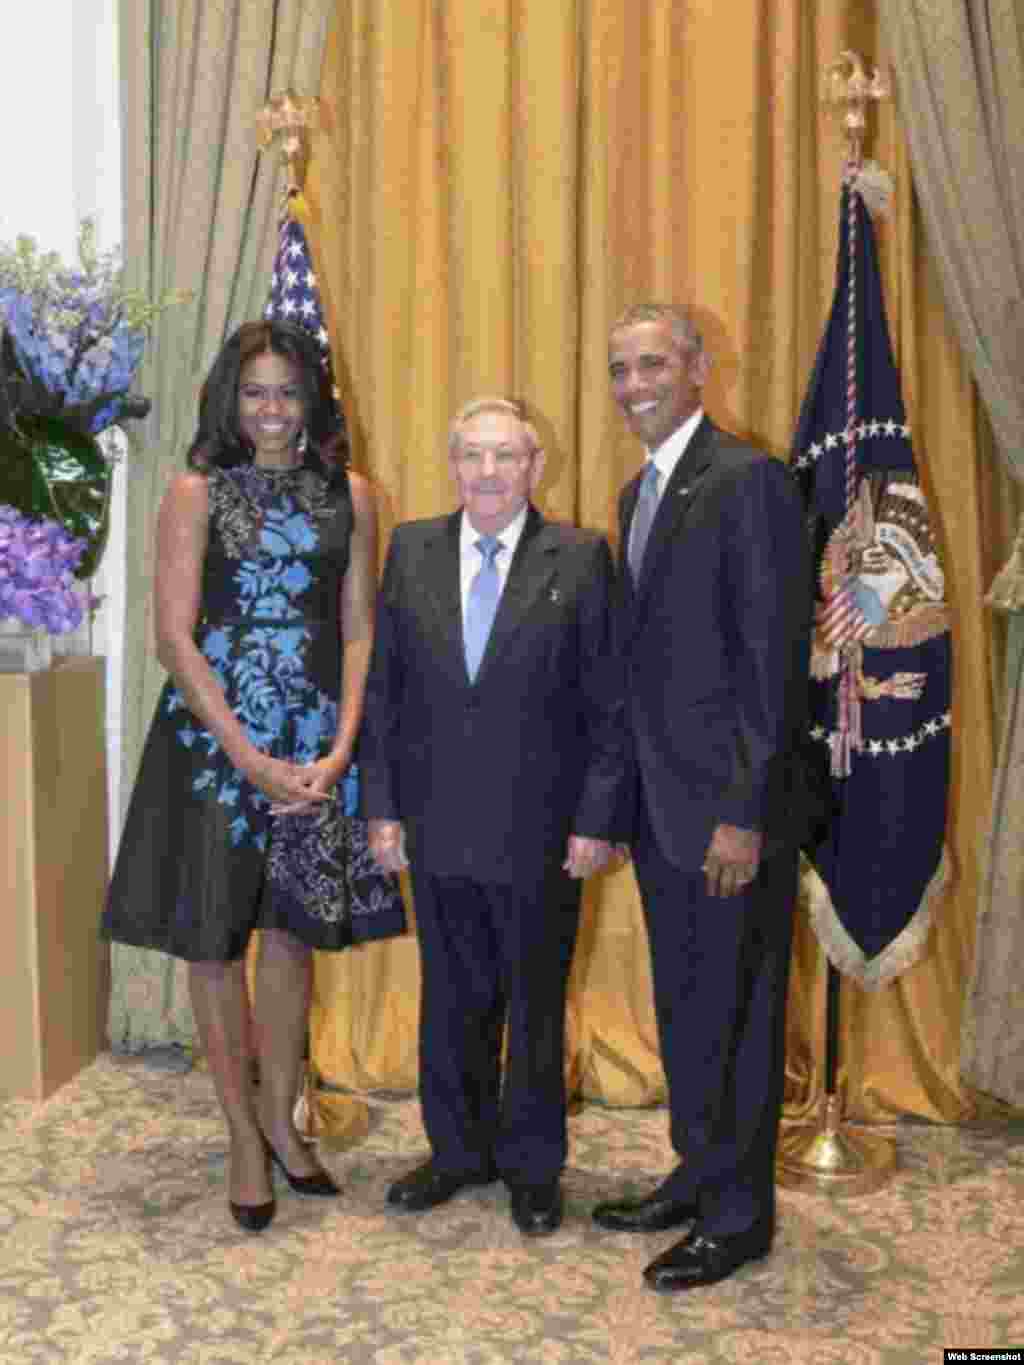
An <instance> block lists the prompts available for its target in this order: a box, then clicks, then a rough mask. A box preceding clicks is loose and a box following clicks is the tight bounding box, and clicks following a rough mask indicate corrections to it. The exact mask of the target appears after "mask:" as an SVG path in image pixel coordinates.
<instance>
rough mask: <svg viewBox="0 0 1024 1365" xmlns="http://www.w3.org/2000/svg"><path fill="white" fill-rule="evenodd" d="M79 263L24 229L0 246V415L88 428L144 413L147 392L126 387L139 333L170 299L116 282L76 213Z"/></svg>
mask: <svg viewBox="0 0 1024 1365" xmlns="http://www.w3.org/2000/svg"><path fill="white" fill-rule="evenodd" d="M78 257H79V265H78V267H77V268H76V269H71V268H69V267H67V266H65V265H64V263H63V262H62V261H61V259H60V257H59V256H58V255H57V254H56V253H55V252H46V253H44V252H41V251H40V250H39V247H38V246H37V244H36V242H35V241H34V240H33V238H31V237H25V236H22V237H19V238H18V239H17V241H16V242H15V244H14V246H13V247H12V246H10V245H7V244H0V324H2V327H3V340H2V346H3V351H2V356H0V423H2V424H3V425H6V426H11V425H12V424H17V423H18V422H19V421H20V420H21V419H22V418H24V417H31V416H36V417H55V416H59V417H60V418H61V419H62V420H63V421H65V422H67V423H69V424H70V425H71V426H72V427H74V428H76V429H77V430H79V431H82V432H87V433H88V434H90V435H96V433H98V432H100V431H103V430H105V428H107V427H108V426H110V425H111V424H112V423H114V422H117V421H119V420H121V419H122V418H125V417H132V418H138V417H145V415H146V413H147V412H148V411H149V401H148V399H145V398H141V397H139V396H137V395H132V394H130V393H129V389H130V387H131V384H132V380H133V379H134V377H135V372H136V370H137V369H138V367H139V362H140V360H141V359H142V352H143V348H144V346H145V341H146V331H147V328H148V327H149V325H150V323H151V322H152V321H153V319H154V318H155V317H156V316H157V314H158V313H160V312H161V310H162V309H163V308H166V307H167V306H168V304H171V303H176V302H180V301H181V299H182V298H183V296H182V295H180V294H177V293H168V294H165V295H164V296H163V297H162V298H161V299H160V300H158V301H157V302H156V303H152V302H150V301H149V300H148V299H147V298H146V297H145V295H143V294H140V293H139V292H138V291H133V290H127V289H125V288H124V287H123V285H122V270H121V264H120V254H119V252H118V251H116V250H114V251H107V252H100V251H99V250H98V249H97V246H96V229H95V225H94V223H93V221H92V220H91V219H90V218H85V219H83V221H82V223H81V226H80V228H79V232H78Z"/></svg>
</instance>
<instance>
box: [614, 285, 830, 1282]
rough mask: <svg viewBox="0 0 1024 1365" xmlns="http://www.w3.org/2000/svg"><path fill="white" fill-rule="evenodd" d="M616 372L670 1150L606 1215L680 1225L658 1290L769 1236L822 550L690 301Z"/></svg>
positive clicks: (631, 677)
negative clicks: (742, 425) (634, 441)
mask: <svg viewBox="0 0 1024 1365" xmlns="http://www.w3.org/2000/svg"><path fill="white" fill-rule="evenodd" d="M609 364H610V373H611V383H612V389H613V392H614V396H615V399H616V401H617V402H618V404H619V406H620V408H621V409H622V412H623V415H624V416H625V419H626V422H627V423H628V425H629V427H630V429H631V431H632V432H633V434H634V435H635V436H637V437H638V438H639V439H640V440H641V441H642V442H643V443H644V445H645V446H646V448H647V461H646V464H645V468H644V470H643V471H642V473H641V474H640V475H638V476H637V477H636V478H634V479H633V480H632V481H631V482H630V483H629V484H627V485H626V488H625V489H624V490H623V493H622V497H621V499H620V518H621V530H622V542H621V543H622V561H623V562H622V567H621V573H620V597H621V610H620V617H619V619H620V630H621V638H622V647H623V652H624V655H625V666H626V688H627V714H628V717H629V723H630V728H631V731H632V736H633V743H634V750H635V756H636V762H637V766H638V770H639V779H638V782H637V787H636V803H635V810H634V827H633V834H632V839H631V844H632V853H633V862H634V868H635V870H636V876H637V881H638V883H639V887H640V893H641V899H642V901H643V906H644V914H645V919H646V923H647V930H648V936H649V940H650V951H651V962H652V970H653V978H654V995H655V1008H656V1013H657V1019H658V1032H659V1039H660V1044H661V1052H662V1060H663V1063H664V1068H665V1074H666V1078H667V1082H668V1093H669V1109H670V1115H671V1137H672V1143H673V1146H674V1147H675V1149H676V1152H677V1153H678V1155H679V1158H680V1162H679V1164H678V1165H677V1167H676V1168H675V1170H674V1171H673V1172H672V1173H671V1174H670V1175H669V1176H668V1177H667V1178H666V1179H665V1180H664V1181H663V1182H662V1183H661V1185H660V1186H659V1187H658V1188H657V1189H656V1190H655V1191H654V1192H653V1193H652V1194H651V1195H649V1196H648V1197H647V1198H644V1199H640V1200H632V1201H628V1200H627V1201H621V1202H615V1203H607V1204H601V1205H598V1207H597V1208H596V1209H595V1210H594V1217H595V1219H596V1220H597V1222H598V1223H600V1224H601V1225H602V1226H604V1227H608V1228H615V1229H621V1230H628V1231H660V1230H663V1229H666V1228H671V1227H675V1226H677V1225H681V1224H684V1223H690V1224H691V1225H692V1226H691V1229H690V1231H689V1234H688V1235H687V1236H686V1237H684V1239H683V1240H682V1241H681V1242H678V1243H677V1244H676V1245H674V1246H673V1247H671V1248H670V1249H669V1250H668V1251H667V1252H665V1253H664V1254H663V1255H661V1256H659V1257H658V1258H657V1259H656V1260H655V1261H653V1262H652V1263H651V1265H649V1266H648V1267H647V1269H646V1270H645V1272H644V1276H645V1279H646V1280H647V1283H648V1284H650V1285H651V1286H652V1287H654V1288H656V1289H664V1290H673V1289H686V1288H691V1287H693V1286H695V1285H700V1284H710V1283H713V1282H714V1281H716V1280H720V1279H722V1278H724V1277H725V1276H726V1275H729V1274H731V1273H732V1272H733V1271H734V1270H736V1269H737V1268H738V1267H739V1266H741V1265H742V1264H743V1263H744V1262H745V1261H748V1260H753V1259H755V1258H756V1257H760V1256H763V1255H765V1254H766V1253H767V1251H768V1249H769V1247H770V1245H771V1241H772V1236H773V1232H774V1218H775V1204H774V1160H775V1146H776V1135H777V1126H778V1119H779V1109H780V1105H781V1101H782V1083H783V1066H784V1042H783V1025H784V1017H785V1003H786V982H787V975H788V966H789V954H790V942H791V934H792V916H793V908H794V903H795V899H796V879H797V841H798V839H799V837H800V835H801V833H802V828H801V825H800V820H799V819H798V818H797V814H798V811H800V810H802V808H803V805H804V795H803V792H802V791H801V789H800V776H799V769H798V765H797V761H796V750H797V746H798V744H799V739H800V735H801V731H802V722H803V717H804V707H805V698H806V691H807V666H808V637H809V629H810V612H811V601H812V591H811V577H810V556H809V550H808V546H807V543H806V536H805V531H804V523H803V513H802V506H801V502H800V499H799V496H798V493H797V489H796V486H795V484H794V482H793V481H792V479H791V477H790V475H789V473H788V471H787V470H786V469H785V467H784V466H783V465H782V464H780V463H779V462H778V461H776V460H773V459H771V458H770V457H769V456H767V455H764V454H763V453H761V452H760V451H758V450H755V449H753V448H752V447H750V446H749V445H746V444H745V443H743V442H741V441H738V440H736V439H735V438H734V437H732V436H730V435H728V434H727V433H726V432H724V431H721V430H719V428H718V427H716V426H715V425H714V424H713V423H712V422H711V421H709V420H708V418H707V417H706V416H705V415H704V412H703V408H702V386H703V384H704V381H705V378H706V375H707V372H708V358H707V355H706V353H705V351H704V349H703V345H702V342H701V338H700V334H699V333H698V332H697V331H696V329H695V328H694V326H693V325H692V323H691V321H690V320H689V318H688V317H687V316H686V315H685V314H684V313H682V312H680V311H678V310H676V309H674V308H671V307H668V306H664V305H657V304H655V305H645V306H642V307H638V308H635V309H631V310H630V311H629V312H628V313H627V314H626V315H625V316H624V317H623V318H622V319H621V320H620V321H619V322H618V323H617V324H616V326H615V327H614V328H613V330H612V333H611V340H610V345H609Z"/></svg>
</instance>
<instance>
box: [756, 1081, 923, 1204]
mask: <svg viewBox="0 0 1024 1365" xmlns="http://www.w3.org/2000/svg"><path fill="white" fill-rule="evenodd" d="M895 1169H896V1144H895V1143H894V1142H893V1141H892V1139H891V1138H887V1137H883V1136H882V1135H881V1134H877V1133H865V1132H863V1131H862V1130H861V1131H857V1132H853V1131H852V1130H851V1129H850V1128H849V1127H846V1126H844V1125H843V1123H842V1122H841V1117H840V1104H839V1096H838V1095H826V1096H825V1104H824V1109H823V1112H822V1115H821V1118H820V1120H819V1121H818V1122H815V1123H794V1124H790V1125H789V1127H788V1128H786V1127H783V1129H782V1132H781V1134H780V1136H779V1149H778V1155H777V1157H776V1161H775V1179H776V1182H777V1183H778V1184H779V1185H781V1186H782V1188H783V1189H791V1190H797V1189H799V1190H819V1191H822V1192H827V1193H828V1194H833V1195H839V1196H843V1195H846V1196H849V1195H858V1194H867V1193H868V1192H869V1191H871V1190H877V1189H880V1188H881V1186H882V1185H884V1184H885V1183H886V1181H887V1180H888V1179H889V1177H890V1176H891V1175H892V1173H893V1171H894V1170H895Z"/></svg>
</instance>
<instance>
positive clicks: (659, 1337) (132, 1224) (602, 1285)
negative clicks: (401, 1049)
mask: <svg viewBox="0 0 1024 1365" xmlns="http://www.w3.org/2000/svg"><path fill="white" fill-rule="evenodd" d="M369 1103H370V1123H369V1131H368V1133H367V1134H366V1136H365V1137H363V1138H362V1139H361V1140H360V1141H359V1142H357V1143H355V1144H354V1145H352V1146H350V1147H349V1148H348V1149H347V1150H344V1151H328V1152H326V1153H325V1160H326V1162H327V1164H328V1165H329V1166H330V1167H331V1169H332V1171H333V1172H334V1174H335V1175H336V1176H337V1177H338V1178H339V1179H340V1180H341V1181H342V1182H343V1184H344V1186H345V1195H344V1197H343V1198H342V1199H341V1200H338V1201H333V1200H331V1201H327V1200H323V1201H319V1200H309V1199H306V1200H303V1199H301V1198H299V1197H298V1196H296V1195H293V1194H292V1193H291V1192H290V1191H289V1190H288V1189H287V1187H286V1186H284V1185H283V1183H279V1185H278V1190H277V1193H278V1199H279V1205H278V1214H277V1218H276V1219H275V1221H274V1223H273V1225H272V1227H271V1228H270V1229H269V1230H268V1231H267V1232H266V1233H264V1234H262V1235H261V1236H252V1235H246V1234H244V1233H241V1232H240V1231H238V1230H237V1229H236V1228H235V1226H234V1224H233V1223H232V1222H231V1220H230V1218H229V1216H228V1213H227V1209H226V1207H225V1192H224V1177H225V1169H224V1167H225V1162H224V1158H225V1140H224V1136H223V1131H222V1128H221V1125H220V1122H219V1119H218V1115H217V1111H216V1105H215V1101H214V1098H213V1093H212V1089H211V1086H210V1081H209V1077H208V1076H207V1075H205V1074H204V1073H203V1072H201V1071H190V1072H182V1071H175V1070H171V1069H169V1068H168V1067H167V1066H162V1067H161V1066H158V1065H155V1064H154V1062H152V1061H148V1062H147V1061H139V1060H136V1059H127V1058H113V1057H109V1056H108V1057H103V1058H101V1059H100V1060H99V1061H97V1062H96V1063H95V1064H94V1065H93V1066H91V1067H89V1068H88V1069H87V1070H86V1071H84V1072H83V1073H81V1075H80V1076H79V1077H78V1078H77V1079H76V1080H75V1081H74V1082H72V1083H71V1084H70V1085H67V1086H65V1087H64V1088H63V1089H62V1090H60V1091H59V1092H58V1093H57V1094H56V1095H55V1096H54V1097H53V1098H52V1099H51V1100H49V1101H48V1102H47V1103H46V1104H42V1105H34V1104H30V1103H25V1102H21V1101H7V1102H4V1103H0V1362H2V1365H27V1363H28V1362H61V1365H64V1363H65V1362H66V1363H67V1365H72V1363H73V1365H84V1363H85V1362H124V1361H145V1362H148V1363H149V1365H193V1363H194V1365H236V1363H237V1365H252V1363H253V1362H274V1363H275V1365H321V1363H323V1365H326V1363H327V1362H331V1363H332V1365H333V1363H334V1362H344V1365H349V1363H351V1365H363V1363H364V1362H365V1363H366V1365H370V1363H371V1362H372V1365H511V1363H512V1362H517V1363H518V1362H522V1365H584V1363H585V1365H590V1363H591V1362H593V1363H594V1365H597V1363H598V1362H601V1365H605V1363H606V1362H607V1363H608V1365H634V1363H635V1365H640V1363H641V1362H644V1365H712V1362H730V1365H741V1362H742V1363H743V1365H746V1362H753V1361H756V1362H759V1365H791V1363H799V1365H805V1362H806V1363H807V1365H809V1363H810V1362H814V1365H931V1363H932V1362H934V1363H935V1365H938V1363H939V1362H941V1361H942V1347H943V1346H947V1347H950V1346H968V1347H969V1346H975V1347H977V1346H986V1345H988V1346H1009V1345H1014V1344H1017V1345H1020V1344H1021V1343H1024V1124H1016V1125H1010V1126H1007V1125H1002V1126H999V1127H988V1128H973V1127H972V1128H939V1127H929V1126H924V1125H919V1124H913V1125H911V1124H907V1125H900V1126H899V1127H897V1128H893V1129H891V1130H889V1131H891V1132H892V1133H893V1135H894V1136H895V1138H896V1141H897V1144H898V1150H899V1159H900V1170H899V1171H898V1173H897V1175H896V1177H895V1178H894V1179H893V1180H892V1181H891V1182H890V1183H889V1184H888V1185H887V1186H886V1187H885V1188H884V1189H883V1190H882V1191H881V1192H880V1193H877V1194H874V1195H871V1196H868V1197H863V1198H859V1199H856V1200H852V1199H851V1200H830V1199H828V1198H826V1197H824V1196H821V1195H817V1194H813V1193H794V1192H786V1191H783V1192H782V1194H781V1227H780V1235H779V1238H778V1240H777V1242H776V1249H775V1252H774V1253H773V1255H772V1256H770V1257H769V1258H768V1259H767V1260H765V1261H763V1262H759V1263H756V1264H754V1265H751V1266H748V1267H746V1268H745V1269H743V1270H742V1271H741V1272H740V1273H739V1274H737V1275H735V1276H734V1277H733V1278H731V1279H730V1280H727V1281H725V1282H723V1283H722V1284H719V1285H716V1286H715V1287H713V1288H711V1289H706V1290H703V1291H699V1292H696V1293H692V1294H683V1295H675V1296H668V1297H662V1296H659V1295H655V1294H652V1293H651V1292H649V1291H648V1290H646V1289H644V1288H643V1286H642V1283H641V1280H640V1272H641V1269H642V1267H643V1266H644V1264H645V1263H646V1261H647V1260H648V1259H649V1258H650V1257H651V1256H652V1255H654V1254H655V1253H656V1252H657V1251H660V1250H661V1249H662V1248H663V1247H665V1246H667V1245H668V1244H669V1243H670V1242H671V1241H673V1240H674V1234H672V1233H663V1234H660V1235H658V1236H651V1237H639V1236H621V1235H618V1236H617V1235H615V1234H613V1233H606V1232H603V1231H601V1229H599V1228H597V1227H596V1226H595V1225H594V1224H593V1223H592V1222H591V1221H590V1218H589V1210H590V1207H591V1205H592V1204H593V1203H594V1202H595V1201H596V1200H597V1199H599V1198H601V1197H604V1196H607V1195H608V1194H609V1192H611V1191H622V1190H625V1189H626V1188H630V1187H631V1188H636V1189H643V1188H646V1186H647V1185H648V1184H649V1182H650V1181H651V1180H652V1179H653V1178H654V1177H655V1176H656V1175H657V1174H658V1173H660V1172H661V1171H662V1170H663V1169H665V1167H666V1166H667V1165H668V1162H669V1151H668V1146H667V1141H666V1136H665V1127H666V1124H665V1115H664V1113H663V1112H660V1111H644V1112H636V1111H622V1110H619V1111H611V1110H605V1109H600V1108H596V1107H587V1108H584V1109H583V1110H582V1111H581V1112H580V1113H579V1114H577V1115H576V1116H574V1118H573V1119H572V1156H571V1165H570V1168H569V1170H568V1172H567V1173H566V1179H565V1189H566V1194H567V1217H566V1221H565V1224H564V1225H563V1227H562V1229H561V1230H560V1231H559V1232H558V1233H557V1234H556V1235H555V1236H553V1237H551V1238H548V1239H546V1240H542V1241H537V1242H526V1241H524V1240H523V1239H522V1238H521V1237H520V1236H519V1234H518V1233H517V1232H516V1230H515V1228H514V1227H513V1226H512V1224H511V1222H510V1220H509V1218H508V1214H507V1202H506V1196H505V1194H504V1192H503V1190H502V1188H501V1187H500V1186H497V1185H495V1186H489V1187H487V1188H485V1189H479V1190H473V1191H468V1192H465V1193H463V1194H461V1195H460V1196H459V1197H458V1198H456V1199H455V1200H453V1201H452V1202H451V1203H450V1204H447V1205H445V1206H444V1207H442V1208H440V1209H437V1210H434V1211H433V1212H432V1213H429V1214H424V1215H420V1216H411V1215H402V1214H400V1213H396V1212H394V1211H392V1210H390V1209H388V1208H387V1206H386V1204H385V1200H384V1196H385V1191H386V1188H387V1185H388V1183H389V1182H390V1181H391V1180H393V1179H394V1178H395V1177H396V1176H397V1175H398V1174H400V1173H401V1172H403V1171H405V1170H406V1169H408V1167H409V1166H410V1165H411V1164H412V1163H413V1162H414V1161H415V1160H417V1159H418V1158H419V1157H420V1156H421V1155H422V1154H423V1151H424V1142H423V1136H422V1132H421V1129H420V1126H419V1119H418V1111H417V1107H416V1104H415V1101H414V1100H412V1099H409V1098H387V1097H380V1096H373V1097H370V1101H369Z"/></svg>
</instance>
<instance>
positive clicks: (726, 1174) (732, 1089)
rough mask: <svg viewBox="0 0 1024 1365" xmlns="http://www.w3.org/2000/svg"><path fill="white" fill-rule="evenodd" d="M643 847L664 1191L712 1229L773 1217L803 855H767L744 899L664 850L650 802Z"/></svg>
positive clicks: (643, 820)
mask: <svg viewBox="0 0 1024 1365" xmlns="http://www.w3.org/2000/svg"><path fill="white" fill-rule="evenodd" d="M640 807H641V809H640V813H639V820H638V824H637V830H636V839H635V843H634V846H633V862H634V868H635V871H636V876H637V882H638V884H639V887H640V895H641V900H642V902H643V907H644V917H645V920H646V923H647V933H648V939H649V943H650V952H651V967H652V975H653V978H654V1001H655V1012H656V1015H657V1021H658V1035H659V1042H660V1046H661V1055H662V1063H663V1066H664V1069H665V1077H666V1081H667V1083H668V1099H669V1113H670V1121H671V1139H672V1145H673V1147H674V1148H675V1150H676V1152H677V1153H678V1155H679V1157H680V1164H679V1165H678V1166H677V1167H676V1169H675V1170H674V1171H673V1172H672V1173H671V1174H670V1175H669V1176H668V1177H667V1178H666V1179H665V1181H664V1182H663V1183H662V1185H661V1187H660V1190H659V1197H664V1198H668V1199H678V1200H686V1201H690V1200H693V1199H696V1200H697V1202H698V1206H699V1227H700V1230H701V1231H702V1232H704V1233H706V1234H708V1235H712V1234H716V1235H722V1236H725V1235H729V1234H733V1233H737V1232H743V1231H745V1230H746V1229H747V1228H749V1227H750V1226H751V1225H752V1224H753V1223H755V1222H758V1221H761V1220H767V1221H768V1223H769V1225H773V1224H774V1214H775V1150H776V1144H777V1140H778V1122H779V1113H780V1109H781V1105H782V1094H783V1083H784V1079H785V1018H786V991H787V983H788V979H789V960H790V948H791V944H792V933H793V913H794V907H795V903H796V887H797V857H798V855H797V851H796V850H795V849H793V850H788V849H785V850H783V851H781V852H778V853H773V854H772V855H771V857H769V858H765V859H762V862H761V865H760V868H759V869H758V875H757V877H756V878H755V879H754V881H753V882H752V883H751V885H750V886H749V887H748V888H747V889H746V890H745V891H743V892H740V893H739V894H738V895H735V896H730V897H727V898H721V897H712V896H709V895H708V894H707V891H706V887H705V879H704V874H703V872H702V871H701V870H700V868H699V867H698V868H694V869H693V870H692V871H691V870H690V869H685V870H684V869H682V868H679V867H676V866H674V865H673V864H672V863H670V862H668V860H667V859H666V858H665V857H664V856H663V854H662V853H661V850H660V849H659V847H658V843H657V840H656V838H655V835H654V832H653V829H652V827H651V821H650V819H649V816H648V812H647V810H646V807H645V803H644V801H643V799H642V798H641V801H640Z"/></svg>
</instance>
